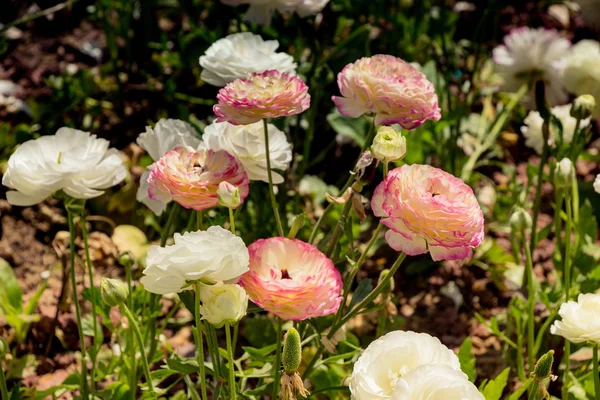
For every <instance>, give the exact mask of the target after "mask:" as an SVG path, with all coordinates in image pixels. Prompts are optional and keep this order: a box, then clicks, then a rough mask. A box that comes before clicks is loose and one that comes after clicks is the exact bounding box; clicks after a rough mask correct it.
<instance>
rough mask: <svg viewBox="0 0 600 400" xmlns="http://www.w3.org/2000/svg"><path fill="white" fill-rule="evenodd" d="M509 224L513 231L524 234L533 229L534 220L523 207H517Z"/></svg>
mask: <svg viewBox="0 0 600 400" xmlns="http://www.w3.org/2000/svg"><path fill="white" fill-rule="evenodd" d="M508 222H509V223H510V226H511V228H512V229H513V231H516V232H522V231H524V230H526V229H529V228H531V225H532V219H531V215H529V213H528V212H527V211H525V210H524V209H522V208H521V207H517V208H516V209H515V211H514V212H513V213H512V215H511V216H510V218H509V220H508Z"/></svg>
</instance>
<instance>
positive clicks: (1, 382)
mask: <svg viewBox="0 0 600 400" xmlns="http://www.w3.org/2000/svg"><path fill="white" fill-rule="evenodd" d="M0 361H1V360H0ZM0 394H1V395H2V396H0V398H3V399H10V396H9V395H8V388H7V387H6V376H4V370H3V369H2V363H1V362H0Z"/></svg>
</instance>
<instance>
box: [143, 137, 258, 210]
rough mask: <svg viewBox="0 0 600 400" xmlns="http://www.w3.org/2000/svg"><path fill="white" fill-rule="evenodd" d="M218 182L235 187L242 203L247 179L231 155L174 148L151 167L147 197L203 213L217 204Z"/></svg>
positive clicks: (183, 147)
mask: <svg viewBox="0 0 600 400" xmlns="http://www.w3.org/2000/svg"><path fill="white" fill-rule="evenodd" d="M221 182H228V183H230V184H232V185H234V186H236V187H238V188H239V191H240V198H241V200H242V201H243V200H244V199H245V198H246V196H248V185H249V180H248V176H247V175H246V172H245V171H244V168H243V167H242V166H241V164H240V163H239V162H238V161H237V160H236V159H235V158H234V157H233V156H232V155H231V154H229V153H227V152H225V151H216V152H215V151H212V150H204V149H200V150H196V149H194V148H192V147H189V146H178V147H175V148H174V149H173V150H171V151H168V152H167V153H166V154H165V155H164V156H162V157H161V158H160V159H159V160H158V161H157V162H155V163H154V164H153V165H152V170H151V171H150V176H149V177H148V185H149V187H148V195H149V196H150V198H151V199H152V200H159V201H163V202H168V201H171V200H174V201H176V202H178V203H179V204H181V205H182V206H183V207H185V208H191V209H194V210H205V209H207V208H212V207H215V206H216V205H217V202H218V196H217V190H218V189H219V184H220V183H221Z"/></svg>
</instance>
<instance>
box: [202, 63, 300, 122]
mask: <svg viewBox="0 0 600 400" xmlns="http://www.w3.org/2000/svg"><path fill="white" fill-rule="evenodd" d="M217 100H219V103H218V104H215V106H214V107H213V111H214V112H215V114H216V115H217V117H219V118H218V119H217V122H223V121H227V122H229V123H231V124H233V125H249V124H252V123H254V122H258V121H260V120H262V119H265V118H279V117H287V116H290V115H296V114H300V113H301V112H303V111H304V110H306V109H307V108H308V107H310V95H309V94H308V86H306V84H305V83H304V82H303V81H302V79H300V78H298V77H297V76H293V75H290V74H287V73H283V72H279V71H276V70H269V71H265V72H262V73H255V74H252V75H250V77H249V78H247V79H237V80H235V81H233V82H231V83H230V84H228V85H227V86H225V87H224V88H223V89H221V90H219V94H218V95H217Z"/></svg>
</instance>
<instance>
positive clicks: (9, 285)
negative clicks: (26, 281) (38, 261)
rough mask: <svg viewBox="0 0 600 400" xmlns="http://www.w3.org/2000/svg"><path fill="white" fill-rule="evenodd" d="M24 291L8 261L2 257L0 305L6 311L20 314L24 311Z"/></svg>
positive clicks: (0, 259) (0, 264) (0, 267)
mask: <svg viewBox="0 0 600 400" xmlns="http://www.w3.org/2000/svg"><path fill="white" fill-rule="evenodd" d="M22 297H23V291H22V290H21V287H20V286H19V283H18V282H17V278H16V276H15V273H14V271H13V269H12V267H11V266H10V264H9V263H8V262H6V261H5V260H4V259H2V258H0V307H2V308H3V309H4V311H5V312H6V313H10V314H20V313H21V312H22V311H23V301H22Z"/></svg>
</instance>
